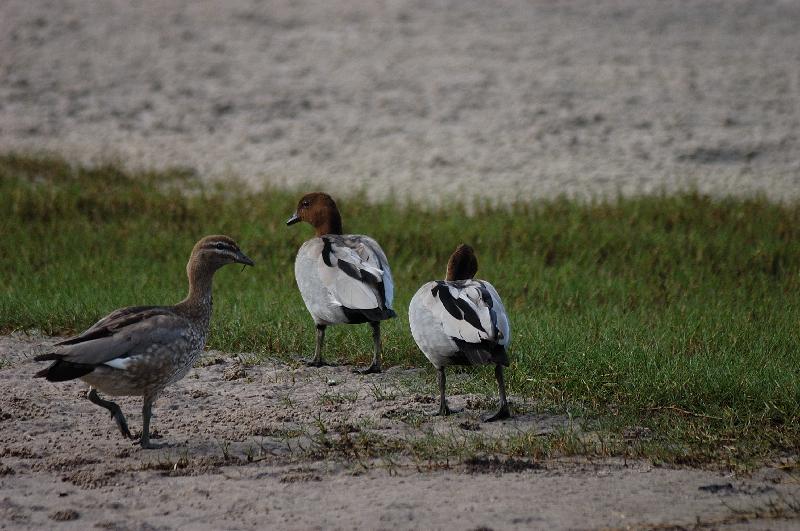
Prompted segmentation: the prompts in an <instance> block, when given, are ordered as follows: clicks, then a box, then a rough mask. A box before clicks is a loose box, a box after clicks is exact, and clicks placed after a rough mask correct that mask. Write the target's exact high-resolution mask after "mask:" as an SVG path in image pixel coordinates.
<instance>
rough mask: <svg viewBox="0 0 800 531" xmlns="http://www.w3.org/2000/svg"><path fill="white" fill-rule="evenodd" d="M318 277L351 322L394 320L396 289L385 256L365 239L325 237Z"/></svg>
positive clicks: (369, 239)
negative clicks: (393, 300)
mask: <svg viewBox="0 0 800 531" xmlns="http://www.w3.org/2000/svg"><path fill="white" fill-rule="evenodd" d="M322 240H323V248H322V255H321V258H320V262H319V277H320V280H321V281H322V283H323V285H324V286H325V287H326V288H327V289H328V292H329V293H330V295H331V299H332V302H333V303H334V304H336V305H339V306H341V307H342V309H343V310H344V311H345V314H347V315H348V317H349V318H350V321H351V322H357V321H359V320H362V321H363V320H369V321H378V320H382V319H387V318H389V317H394V316H395V313H394V310H392V299H393V296H394V286H393V283H392V273H391V270H390V269H389V263H388V261H387V260H386V255H385V254H384V253H383V251H382V250H381V248H380V246H379V245H378V244H377V243H376V242H375V240H373V239H372V238H368V237H366V236H332V235H328V236H323V237H322Z"/></svg>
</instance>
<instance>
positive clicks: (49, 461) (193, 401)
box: [0, 335, 800, 529]
mask: <svg viewBox="0 0 800 531" xmlns="http://www.w3.org/2000/svg"><path fill="white" fill-rule="evenodd" d="M51 342H52V339H50V338H33V337H29V336H24V335H14V336H10V337H3V338H0V360H2V361H3V368H2V369H0V389H2V394H0V434H1V435H0V528H15V529H16V528H37V529H38V528H48V527H54V526H55V527H62V528H73V529H83V528H88V527H91V526H95V527H100V528H113V529H169V528H179V527H182V528H192V529H219V528H251V527H271V528H281V529H354V528H358V529H417V528H428V529H479V528H480V529H515V528H516V529H531V528H537V529H589V528H591V529H594V528H626V529H627V528H634V529H640V528H653V527H659V528H662V527H667V528H670V529H673V528H674V529H680V528H692V527H693V526H695V525H698V524H702V525H703V526H706V527H711V528H720V527H724V528H726V529H727V528H731V529H739V528H748V529H790V528H792V527H794V528H796V526H797V525H798V522H797V521H791V520H787V519H784V518H774V517H770V518H764V517H766V516H768V515H773V516H774V515H775V514H776V512H775V511H773V510H771V509H770V508H777V509H778V511H780V510H784V511H789V512H790V513H795V514H796V512H795V511H792V510H790V508H791V507H793V506H795V507H796V506H797V505H800V485H799V484H798V482H797V478H794V477H792V476H790V475H788V474H786V473H784V472H782V471H781V470H779V469H769V468H765V469H763V470H761V471H759V472H757V473H756V474H754V475H751V476H748V477H739V476H734V475H728V474H724V473H721V472H712V471H702V470H690V469H671V468H663V467H654V466H652V465H651V464H649V463H646V462H639V461H635V462H630V461H629V462H624V461H620V460H608V461H599V462H592V461H587V460H585V459H562V460H552V461H539V462H532V461H528V460H507V459H505V458H500V459H499V461H498V460H494V459H491V458H486V457H480V458H477V459H472V460H467V461H462V460H459V459H457V458H455V459H452V460H451V461H449V462H448V461H445V460H444V458H442V459H441V460H438V461H429V460H420V459H416V458H414V457H413V456H410V454H409V453H408V452H405V453H397V454H395V455H394V457H392V458H390V459H388V458H386V457H370V456H369V455H368V453H367V451H366V450H365V448H366V447H365V446H363V445H362V446H359V445H358V444H357V443H355V441H357V440H358V439H359V437H364V436H373V437H374V438H373V440H375V441H388V442H392V441H394V442H395V443H396V442H398V441H406V442H408V441H411V440H413V439H417V440H419V439H422V438H425V437H429V436H430V434H439V435H444V436H447V437H450V438H451V439H452V440H465V438H467V437H471V436H474V435H475V434H476V433H480V434H481V435H482V436H483V437H485V438H487V439H491V438H495V437H504V436H507V435H509V434H511V433H515V432H520V431H523V432H525V431H529V432H533V433H536V434H539V435H542V434H546V433H548V432H551V431H552V430H556V429H562V428H565V427H568V426H569V420H568V419H566V418H563V417H559V416H553V415H546V414H541V413H536V412H535V408H532V407H530V406H531V405H530V404H524V403H521V402H520V401H519V400H514V399H513V397H512V404H514V406H515V408H516V410H517V411H518V414H517V416H516V418H515V419H513V420H511V421H507V422H504V423H499V424H494V425H486V424H480V423H479V415H480V414H481V413H484V412H485V408H486V407H487V398H486V397H481V396H474V395H460V396H459V395H457V396H453V397H452V400H451V404H452V405H455V406H461V407H463V406H466V410H465V411H464V412H462V413H461V414H458V415H455V416H452V417H450V418H447V419H439V418H433V417H428V416H424V415H423V413H424V412H425V411H428V410H431V409H433V408H434V406H435V404H433V403H432V400H431V397H430V395H428V394H417V393H413V392H410V391H409V388H410V387H409V385H408V383H403V382H408V381H414V380H416V381H419V380H420V375H419V370H410V371H409V370H401V369H391V370H389V371H387V372H386V373H384V374H382V375H378V376H361V375H354V374H352V373H351V371H350V368H348V367H332V368H324V369H308V368H305V367H301V368H292V367H291V366H288V365H285V364H282V363H268V364H265V365H260V366H258V367H247V366H246V365H242V364H241V363H240V360H241V357H240V356H226V355H223V354H221V353H218V352H209V353H208V356H207V357H206V358H205V366H203V367H198V368H196V369H195V370H194V371H193V372H192V373H191V374H190V375H189V376H188V377H187V378H185V379H184V380H183V381H181V382H179V383H178V384H177V385H176V386H174V387H172V388H170V389H169V390H168V391H167V392H166V393H165V395H164V396H163V397H162V398H161V399H160V400H159V402H158V403H157V405H156V409H155V413H156V415H157V416H156V418H155V420H154V427H155V429H156V430H157V432H158V436H159V438H158V439H156V441H158V442H161V443H163V444H166V445H167V446H166V447H165V448H162V449H159V450H141V449H140V448H138V447H137V446H134V445H132V444H131V442H130V441H127V440H125V439H123V438H122V437H121V436H120V435H119V433H118V432H117V431H116V428H115V427H114V425H113V423H112V421H111V420H110V419H109V418H108V414H107V413H106V412H105V411H103V410H102V409H100V408H98V407H97V406H94V405H93V404H91V403H89V402H88V401H87V400H84V399H83V398H82V395H83V393H84V386H83V385H82V384H81V383H80V382H70V383H66V384H50V383H47V382H44V381H42V380H33V379H32V378H30V376H31V374H32V373H33V372H34V371H35V369H36V366H37V365H36V364H34V363H33V362H31V361H29V358H30V357H31V356H32V355H33V354H35V353H38V352H41V351H42V350H43V349H44V348H45V346H46V345H47V344H50V343H51ZM431 391H433V389H431ZM119 403H120V404H121V406H122V407H123V410H124V411H125V412H126V413H127V415H128V419H129V422H130V424H131V427H132V429H133V431H134V432H135V431H136V426H137V425H138V424H139V423H140V422H141V417H140V416H139V415H138V411H139V408H140V407H141V404H140V402H138V401H137V400H136V399H128V398H125V399H121V400H120V401H119ZM520 411H521V412H520ZM414 419H416V420H414ZM320 421H321V422H322V423H323V424H324V426H325V429H326V430H327V438H328V439H329V440H330V441H333V442H332V443H331V444H333V445H334V446H337V447H339V448H344V447H346V445H345V446H342V441H343V440H347V439H343V438H345V437H346V438H349V440H351V441H353V442H354V443H355V444H354V445H353V448H358V450H356V451H350V452H349V453H348V452H345V453H341V452H340V453H338V454H336V455H332V454H330V453H327V452H326V446H325V443H323V442H321V441H322V439H321V438H320V428H321V425H320ZM345 434H346V435H345ZM315 441H316V442H315ZM335 441H338V443H336V442H335ZM378 444H379V443H378V442H376V443H375V445H376V446H375V448H379V446H378ZM376 453H377V454H380V453H382V452H376ZM758 515H761V517H759V516H758Z"/></svg>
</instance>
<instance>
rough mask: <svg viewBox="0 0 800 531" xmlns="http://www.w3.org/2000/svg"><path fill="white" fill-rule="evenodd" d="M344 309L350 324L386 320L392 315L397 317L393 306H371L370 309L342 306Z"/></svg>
mask: <svg viewBox="0 0 800 531" xmlns="http://www.w3.org/2000/svg"><path fill="white" fill-rule="evenodd" d="M342 310H343V311H344V315H345V317H346V318H347V322H348V323H350V324H359V323H368V322H373V323H374V322H375V321H384V320H386V319H391V318H392V317H397V314H396V313H394V310H392V309H391V308H371V309H369V310H363V309H358V310H353V309H351V308H347V307H344V306H342Z"/></svg>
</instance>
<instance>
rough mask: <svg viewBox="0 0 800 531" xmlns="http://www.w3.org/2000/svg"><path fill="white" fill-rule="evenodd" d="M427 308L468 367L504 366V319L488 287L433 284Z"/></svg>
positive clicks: (480, 283)
mask: <svg viewBox="0 0 800 531" xmlns="http://www.w3.org/2000/svg"><path fill="white" fill-rule="evenodd" d="M427 305H428V308H429V310H430V311H431V313H432V314H433V316H434V318H435V319H436V320H437V321H438V322H439V323H440V324H441V327H442V329H443V331H444V333H445V334H446V335H447V336H448V337H449V338H450V339H451V340H452V341H453V342H454V343H455V344H456V346H457V347H458V350H459V352H461V353H462V354H463V355H464V356H466V361H467V362H468V363H469V364H470V365H482V364H486V363H500V364H503V365H508V355H507V352H506V346H507V345H508V344H509V341H510V330H509V325H508V318H507V316H506V312H505V308H503V303H502V302H501V301H500V297H499V296H498V295H497V291H496V290H495V289H494V287H493V286H492V285H491V284H489V283H488V282H485V281H481V280H465V281H454V282H447V281H437V282H435V284H434V286H433V288H432V289H431V292H430V298H429V299H428V301H427Z"/></svg>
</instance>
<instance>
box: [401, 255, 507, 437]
mask: <svg viewBox="0 0 800 531" xmlns="http://www.w3.org/2000/svg"><path fill="white" fill-rule="evenodd" d="M477 271H478V259H477V258H476V257H475V252H474V251H473V250H472V247H470V246H468V245H463V244H462V245H459V246H458V248H457V249H456V250H455V252H454V253H453V254H452V255H451V256H450V260H449V261H448V263H447V277H446V278H445V280H434V281H431V282H428V283H427V284H424V285H423V286H422V287H421V288H419V291H417V293H416V294H414V297H413V298H412V299H411V303H410V304H409V306H408V319H409V323H410V325H411V335H412V336H414V341H416V342H417V345H418V346H419V348H420V350H422V352H423V353H424V354H425V357H426V358H428V360H430V362H431V363H432V364H433V366H434V367H436V370H437V371H438V374H437V376H438V381H439V412H438V413H437V414H438V415H449V414H450V413H451V412H452V411H451V410H450V408H449V407H447V399H446V398H445V395H444V388H445V375H444V368H445V367H446V366H448V365H488V364H490V363H493V364H494V365H495V369H494V374H495V377H496V378H497V386H498V388H499V389H500V409H499V410H498V411H497V413H495V414H494V415H491V416H490V417H487V418H484V419H483V420H484V421H485V422H492V421H495V420H502V419H507V418H510V417H511V411H510V409H509V407H508V401H507V400H506V387H505V382H504V381H503V367H504V366H505V367H508V353H507V351H506V349H507V348H508V345H509V342H510V341H511V330H510V328H509V326H508V316H507V315H506V310H505V308H504V307H503V302H502V301H501V300H500V296H499V295H498V294H497V290H495V289H494V286H492V285H491V284H489V283H488V282H486V281H485V280H474V278H473V277H474V276H475V273H477Z"/></svg>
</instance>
